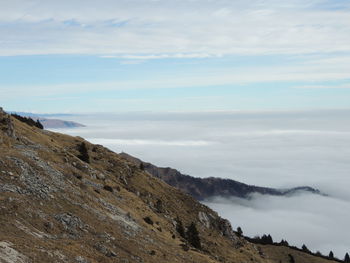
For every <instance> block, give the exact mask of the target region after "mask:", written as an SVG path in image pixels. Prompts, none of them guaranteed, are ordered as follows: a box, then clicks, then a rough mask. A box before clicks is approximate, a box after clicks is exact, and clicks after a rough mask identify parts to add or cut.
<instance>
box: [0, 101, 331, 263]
mask: <svg viewBox="0 0 350 263" xmlns="http://www.w3.org/2000/svg"><path fill="white" fill-rule="evenodd" d="M0 149H1V151H0V262H1V263H2V262H6V263H14V262H80V263H83V262H130V263H131V262H196V263H197V262H213V263H214V262H271V263H274V262H276V263H277V262H288V254H289V253H290V254H293V255H294V256H295V257H298V258H300V261H298V262H301V263H303V262H310V263H322V262H330V261H327V260H324V259H321V258H317V257H312V256H309V255H304V253H301V252H298V251H292V250H290V249H288V248H279V249H282V252H278V253H277V252H276V250H275V249H273V248H269V247H268V246H258V245H254V244H251V243H249V242H247V241H245V240H244V239H242V238H239V237H237V236H236V234H235V233H234V232H233V231H232V229H231V226H230V224H229V223H228V221H226V220H224V219H222V218H220V217H219V216H218V215H217V213H215V212H214V211H212V210H211V209H209V208H208V207H206V206H204V205H202V204H200V203H199V202H197V201H196V200H195V199H194V198H192V197H190V196H189V195H186V194H183V193H182V192H181V191H179V190H177V189H175V188H173V187H171V186H169V185H168V184H166V183H164V182H162V181H161V180H159V179H158V178H155V177H153V176H150V175H149V174H148V173H146V172H144V171H142V170H140V169H139V167H138V166H136V165H135V164H133V163H131V162H128V161H126V160H125V159H123V158H122V157H121V156H120V155H118V154H116V153H113V152H111V151H110V150H108V149H106V148H104V147H103V146H100V145H93V144H90V143H89V142H87V141H85V140H83V139H82V138H80V137H71V136H67V135H63V134H59V133H53V132H50V131H45V130H40V129H37V128H35V127H30V126H28V125H26V124H25V123H22V122H20V121H18V120H16V119H14V118H12V117H10V116H9V115H7V114H6V113H4V112H3V111H2V109H1V108H0ZM83 160H85V161H83ZM180 222H181V223H182V224H183V226H185V230H186V227H187V226H189V225H190V224H191V223H194V224H195V225H196V229H197V230H198V233H199V238H200V242H201V248H200V249H196V248H194V247H193V243H191V239H190V238H189V236H190V235H187V236H186V238H183V237H181V235H180V233H179V231H178V229H179V225H180ZM192 236H195V235H194V234H193V232H192ZM191 244H192V245H191ZM275 252H276V253H275Z"/></svg>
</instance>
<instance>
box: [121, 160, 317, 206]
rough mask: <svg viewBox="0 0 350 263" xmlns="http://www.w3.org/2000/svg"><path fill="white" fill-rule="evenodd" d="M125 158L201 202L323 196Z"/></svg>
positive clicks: (314, 190)
mask: <svg viewBox="0 0 350 263" xmlns="http://www.w3.org/2000/svg"><path fill="white" fill-rule="evenodd" d="M120 155H121V156H122V157H123V158H125V159H127V160H128V161H130V162H133V163H134V164H136V165H138V166H140V167H142V168H143V169H144V170H145V171H147V172H148V173H150V174H151V175H153V176H155V177H157V178H160V179H161V180H163V181H164V182H166V183H167V184H169V185H171V186H173V187H176V188H178V189H180V190H182V191H183V192H185V193H187V194H190V195H191V196H193V197H194V198H196V199H197V200H199V201H203V200H206V199H210V198H212V197H217V196H221V197H240V198H247V199H248V198H250V196H251V194H253V193H259V194H264V195H274V196H288V195H293V194H296V193H298V192H309V193H314V194H321V193H320V191H319V190H317V189H314V188H312V187H309V186H301V187H295V188H289V189H275V188H269V187H260V186H254V185H248V184H244V183H241V182H238V181H235V180H231V179H222V178H215V177H210V178H197V177H192V176H189V175H185V174H182V173H180V172H179V171H178V170H176V169H172V168H169V167H167V168H162V167H157V166H155V165H153V164H151V163H147V162H143V161H141V160H140V159H137V158H135V157H133V156H131V155H129V154H127V153H121V154H120Z"/></svg>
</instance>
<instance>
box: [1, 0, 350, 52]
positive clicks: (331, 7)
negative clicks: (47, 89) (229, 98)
mask: <svg viewBox="0 0 350 263" xmlns="http://www.w3.org/2000/svg"><path fill="white" fill-rule="evenodd" d="M333 2H334V1H321V0H316V1H315V0H312V1H311V0H308V1H299V0H293V1H288V4H285V3H280V2H277V1H275V0H269V1H264V2H261V1H258V0H254V1H249V2H247V1H240V0H237V1H227V0H218V1H215V2H213V1H189V0H185V1H179V0H177V1H176V0H175V1H150V0H138V1H136V3H134V4H130V2H129V1H125V0H122V1H111V0H103V1H101V2H99V6H98V8H96V2H95V1H91V0H90V1H84V4H82V2H80V1H68V0H62V1H34V0H32V1H28V0H16V1H8V2H6V3H2V8H1V11H0V36H2V37H1V39H5V40H3V41H2V42H1V45H0V55H3V56H4V55H20V54H27V55H29V54H53V53H54V54H73V53H74V54H76V53H79V54H82V53H84V54H101V55H118V56H119V55H120V54H130V56H133V55H134V54H145V56H149V58H155V57H159V58H160V57H162V56H163V57H164V58H168V57H185V58H186V57H188V56H186V55H183V56H181V55H180V56H179V55H176V54H197V55H198V54H213V55H220V54H266V53H270V54H271V53H274V54H296V53H314V52H322V53H323V52H339V51H342V52H345V51H349V50H350V47H349V42H350V13H349V12H348V8H349V7H348V4H347V3H343V4H342V5H340V4H339V3H336V4H334V3H333ZM9 32H11V34H9ZM335 43H336V44H335ZM149 54H160V55H149ZM162 54H164V55H162ZM137 56H138V55H137ZM190 56H191V55H190ZM201 56H202V55H200V56H199V57H201ZM192 57H196V56H195V55H193V56H192Z"/></svg>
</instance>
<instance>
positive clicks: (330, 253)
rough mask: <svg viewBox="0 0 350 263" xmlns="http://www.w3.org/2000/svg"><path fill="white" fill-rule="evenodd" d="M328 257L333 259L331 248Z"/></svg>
mask: <svg viewBox="0 0 350 263" xmlns="http://www.w3.org/2000/svg"><path fill="white" fill-rule="evenodd" d="M328 257H329V259H334V254H333V251H332V250H331V251H330V252H329V255H328Z"/></svg>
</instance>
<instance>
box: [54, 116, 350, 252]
mask: <svg viewBox="0 0 350 263" xmlns="http://www.w3.org/2000/svg"><path fill="white" fill-rule="evenodd" d="M348 113H349V112H348V111H347V110H335V111H281V112H268V111H266V112H260V113H259V112H243V111H240V112H207V113H130V114H105V115H103V114H97V115H85V116H84V115H80V116H71V117H70V119H72V120H75V121H79V122H82V123H84V124H86V125H88V127H86V128H77V129H72V130H63V131H64V132H67V133H70V134H72V135H79V136H82V137H84V138H88V139H89V140H90V141H92V142H94V143H100V144H103V145H105V146H107V147H109V148H111V149H112V150H114V151H116V152H122V151H124V152H127V153H129V154H132V155H133V156H136V157H139V158H141V159H142V160H145V161H148V162H151V163H154V164H155V165H158V166H164V167H173V168H176V169H179V170H180V171H181V172H182V173H185V174H189V175H191V176H196V177H210V176H213V177H222V178H230V179H234V180H238V181H241V182H244V183H248V184H253V185H258V186H270V187H276V188H287V187H295V186H305V185H308V186H311V187H315V188H318V189H320V190H321V191H322V192H323V193H326V194H328V195H329V196H321V195H311V194H301V195H295V196H291V197H271V196H258V195H255V196H253V197H252V198H251V199H250V200H241V199H233V200H224V199H222V198H220V197H218V198H216V199H215V200H208V201H207V202H206V203H207V204H208V205H209V206H210V207H212V208H213V209H214V210H216V211H218V212H219V213H220V214H221V215H222V216H223V217H226V218H228V219H229V220H230V221H231V222H232V224H233V226H234V227H237V226H241V227H242V228H243V231H244V233H246V234H247V235H249V236H255V235H262V234H265V233H270V234H272V236H273V238H275V240H276V241H280V239H282V238H283V239H287V240H288V241H289V242H290V243H291V244H294V245H297V246H299V247H300V246H301V245H302V244H303V243H305V244H306V245H307V246H308V247H309V248H310V249H311V250H314V251H316V250H319V251H321V252H322V253H324V254H328V252H329V250H333V251H334V252H335V254H336V255H337V256H338V257H343V255H344V253H345V252H346V251H347V249H348V247H349V245H350V244H349V242H348V241H347V238H346V236H347V233H348V231H347V230H348V218H350V194H349V191H348V189H349V187H350V177H349V171H350V162H349V158H350V123H349V121H348V120H347V116H348ZM60 131H62V130H60Z"/></svg>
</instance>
